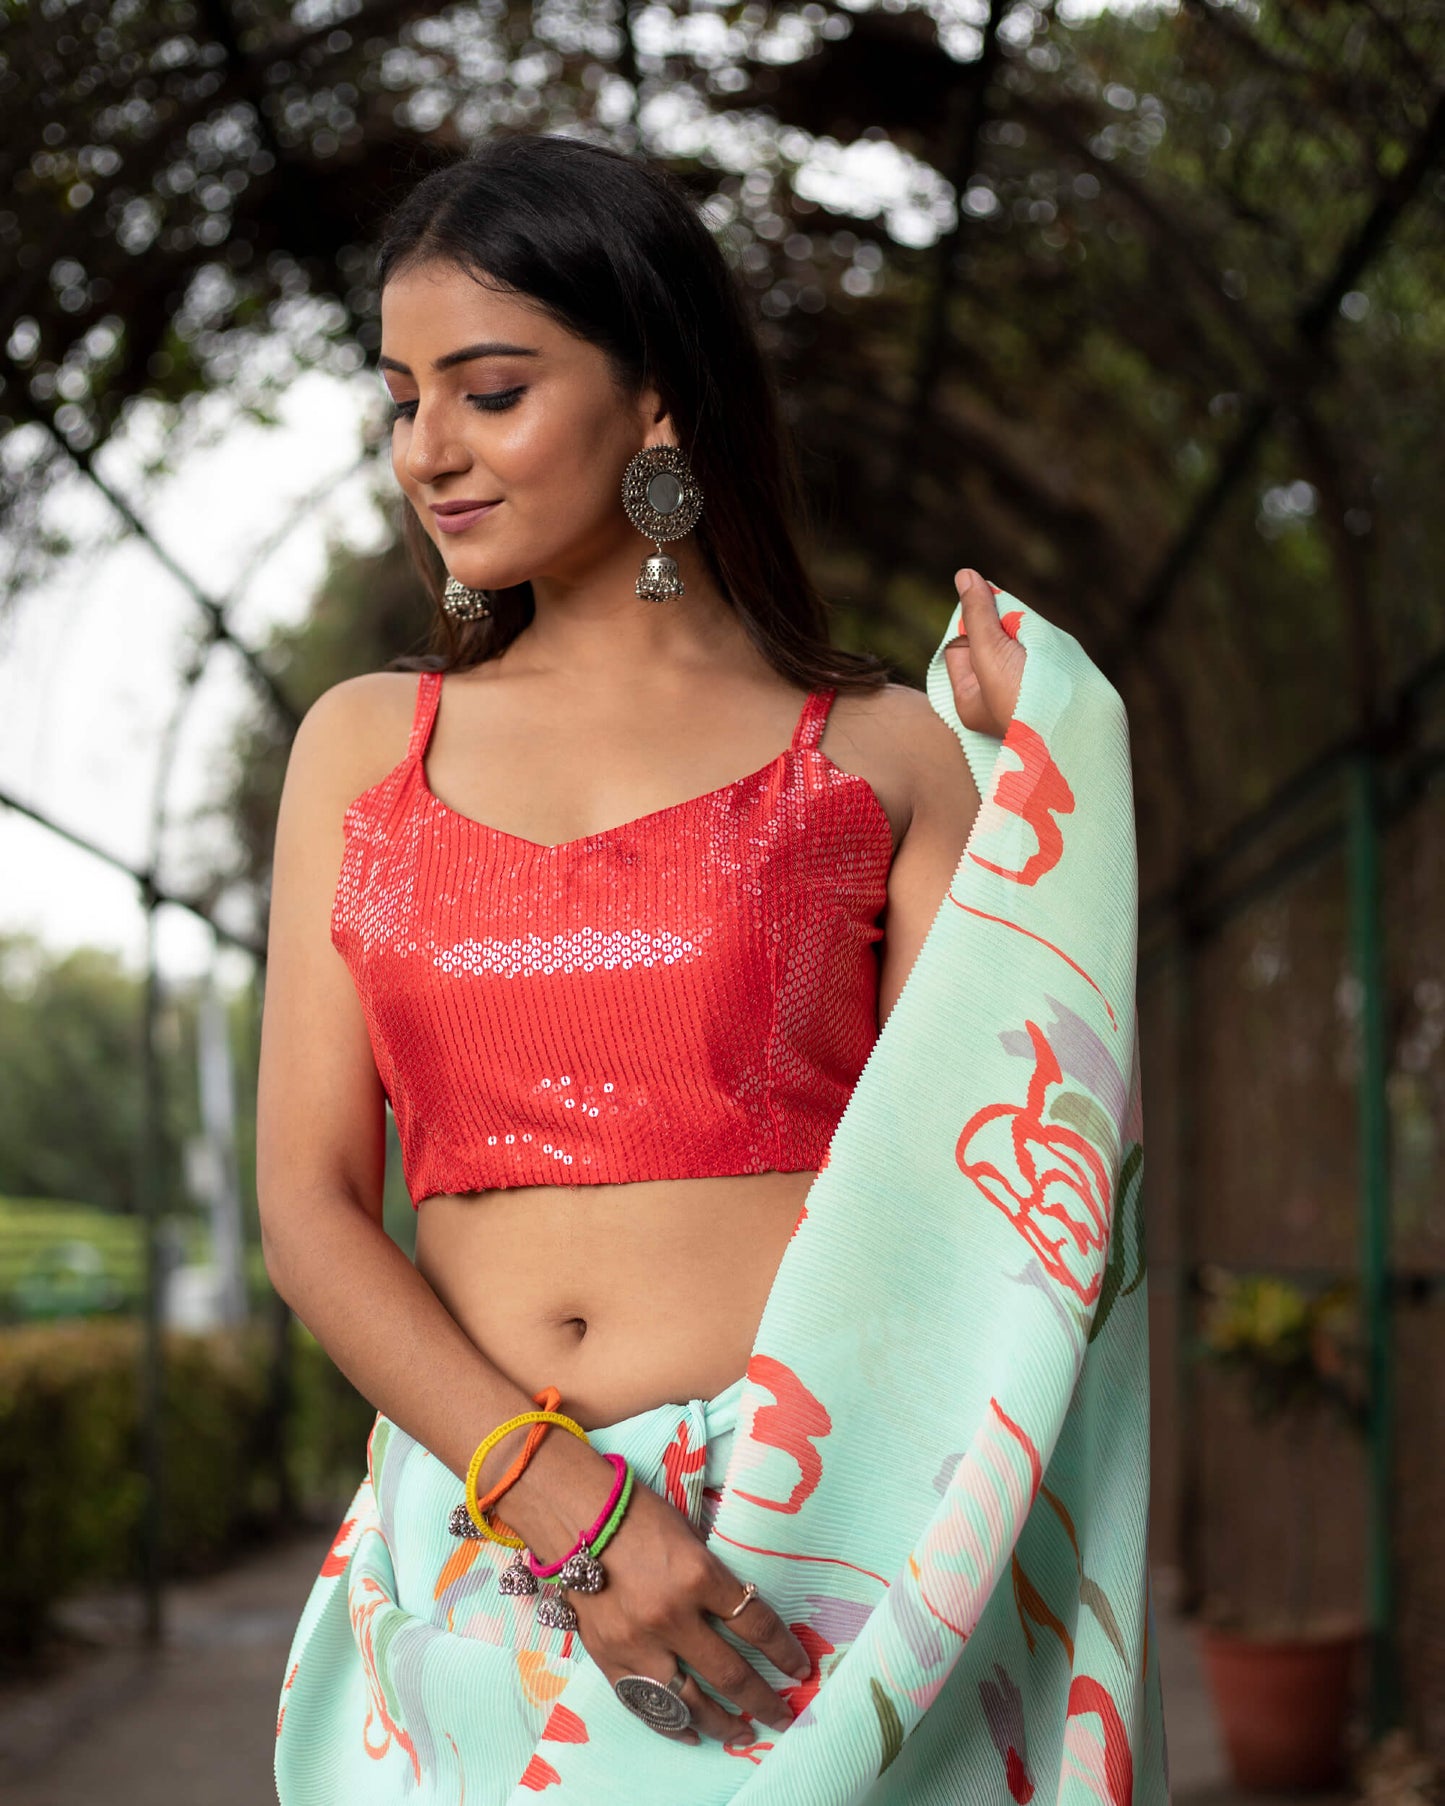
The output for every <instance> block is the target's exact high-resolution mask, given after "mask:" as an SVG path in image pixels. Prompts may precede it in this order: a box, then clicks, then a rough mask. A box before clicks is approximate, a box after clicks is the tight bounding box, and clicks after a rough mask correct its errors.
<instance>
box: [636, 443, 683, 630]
mask: <svg viewBox="0 0 1445 1806" xmlns="http://www.w3.org/2000/svg"><path fill="white" fill-rule="evenodd" d="M622 506H623V507H624V508H625V509H626V511H627V518H628V519H629V520H630V521H631V522H632V524H633V526H634V527H636V529H637V531H638V532H639V533H641V534H642V535H643V537H644V538H646V539H650V540H651V541H652V542H653V544H654V545H655V546H656V547H657V551H656V552H655V553H654V554H653V556H652V557H650V558H646V559H644V560H643V564H642V569H641V570H640V571H639V572H638V576H637V593H638V595H639V596H640V597H641V598H642V600H643V601H644V602H665V601H667V600H668V598H669V597H671V596H680V595H681V594H682V593H683V582H682V577H681V575H680V574H679V572H678V568H677V560H676V559H675V558H669V557H668V556H667V554H666V553H665V552H664V551H663V549H662V542H663V541H664V540H665V539H681V538H682V536H683V534H684V533H690V532H691V531H692V529H693V527H694V526H695V525H696V524H697V517H698V515H699V514H701V513H702V490H701V489H699V488H698V485H697V479H696V478H695V477H694V476H693V474H692V466H691V465H690V464H689V463H688V461H687V459H686V458H685V457H684V456H683V454H682V452H681V451H680V450H679V448H678V447H677V446H675V445H644V446H643V448H642V450H641V451H640V452H638V453H636V454H635V455H634V456H633V457H632V458H630V459H629V460H628V464H627V468H626V470H624V471H623V473H622Z"/></svg>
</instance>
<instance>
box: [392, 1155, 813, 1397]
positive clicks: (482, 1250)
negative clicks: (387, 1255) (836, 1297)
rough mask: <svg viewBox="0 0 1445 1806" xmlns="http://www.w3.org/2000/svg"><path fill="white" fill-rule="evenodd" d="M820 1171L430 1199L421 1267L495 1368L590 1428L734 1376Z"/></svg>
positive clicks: (420, 1237) (421, 1237) (715, 1388)
mask: <svg viewBox="0 0 1445 1806" xmlns="http://www.w3.org/2000/svg"><path fill="white" fill-rule="evenodd" d="M816 1176H817V1175H816V1174H815V1173H812V1172H794V1173H748V1174H741V1175H738V1176H735V1177H730V1178H707V1179H643V1180H638V1181H636V1182H635V1183H630V1184H621V1185H619V1184H613V1185H529V1186H518V1187H515V1188H510V1187H509V1188H506V1189H502V1190H497V1191H485V1192H470V1193H464V1194H460V1195H436V1196H433V1197H429V1198H423V1199H422V1201H421V1204H420V1206H419V1208H418V1221H417V1233H416V1254H415V1260H416V1265H417V1269H418V1271H419V1272H420V1273H421V1274H422V1276H423V1277H424V1278H425V1279H426V1281H427V1283H428V1284H429V1285H430V1286H431V1288H432V1290H433V1291H434V1292H435V1293H436V1294H437V1296H438V1297H439V1298H440V1299H441V1301H442V1303H443V1304H444V1305H445V1306H446V1307H447V1309H448V1310H449V1311H450V1313H451V1315H452V1316H453V1317H454V1318H455V1319H456V1321H457V1323H458V1324H459V1325H460V1326H461V1328H462V1330H463V1331H464V1333H465V1334H466V1335H467V1336H468V1337H469V1338H470V1340H471V1341H472V1342H473V1343H474V1344H475V1345H476V1347H477V1348H478V1349H479V1350H480V1351H481V1352H482V1353H483V1354H484V1355H485V1356H486V1357H487V1358H488V1359H489V1360H490V1361H491V1362H492V1363H493V1365H495V1366H496V1367H498V1368H500V1369H501V1371H502V1372H503V1373H505V1374H506V1375H507V1376H508V1378H509V1379H511V1380H512V1381H514V1382H515V1383H516V1384H517V1385H519V1386H521V1387H522V1388H523V1389H524V1390H525V1391H527V1392H529V1393H536V1392H540V1391H541V1390H542V1388H543V1387H544V1386H548V1385H552V1386H556V1387H557V1389H558V1391H559V1392H560V1393H561V1394H562V1409H563V1410H564V1411H566V1412H568V1413H569V1414H570V1415H571V1416H573V1417H575V1418H576V1419H577V1421H578V1422H579V1423H580V1424H581V1425H582V1426H583V1428H584V1429H594V1428H596V1427H598V1426H599V1425H602V1424H608V1423H615V1422H616V1421H617V1420H618V1419H619V1418H623V1417H630V1416H632V1415H633V1413H635V1412H638V1411H646V1410H650V1409H651V1408H652V1407H653V1406H655V1405H661V1404H667V1403H676V1404H683V1403H686V1401H687V1400H689V1399H692V1398H702V1399H708V1398H711V1397H713V1396H714V1394H716V1393H719V1392H721V1391H722V1390H723V1389H724V1388H725V1387H726V1386H728V1385H730V1384H731V1383H732V1382H733V1381H734V1380H735V1379H737V1378H738V1376H739V1375H740V1374H741V1373H742V1372H743V1370H744V1369H745V1368H746V1366H747V1362H748V1356H749V1354H750V1353H751V1352H752V1347H753V1341H754V1337H755V1335H756V1332H757V1328H758V1323H759V1321H760V1319H761V1317H762V1313H763V1306H764V1304H765V1303H766V1301H767V1296H768V1291H769V1289H770V1287H771V1286H772V1283H773V1277H774V1275H775V1274H776V1272H777V1269H778V1263H779V1262H780V1261H781V1259H782V1257H783V1251H784V1250H785V1248H786V1247H787V1245H788V1240H789V1237H790V1236H791V1235H792V1233H793V1229H794V1227H795V1226H796V1224H797V1221H798V1214H799V1212H800V1211H801V1209H802V1206H803V1200H804V1198H805V1196H806V1195H807V1191H808V1187H809V1186H810V1185H811V1184H812V1182H813V1180H814V1178H815V1177H816Z"/></svg>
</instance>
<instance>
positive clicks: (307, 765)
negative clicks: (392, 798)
mask: <svg viewBox="0 0 1445 1806" xmlns="http://www.w3.org/2000/svg"><path fill="white" fill-rule="evenodd" d="M417 683H418V674H417V673H416V672H415V671H366V672H363V673H362V674H361V675H360V676H357V677H346V678H343V679H342V680H341V682H340V683H335V684H332V685H331V687H330V688H329V689H326V690H323V691H322V692H321V694H320V695H319V696H318V697H317V698H316V700H315V701H314V702H313V703H312V704H311V706H310V707H309V708H308V709H307V711H306V713H305V714H304V715H303V716H302V718H301V722H300V725H299V726H298V727H297V729H296V737H295V739H294V741H293V742H292V746H291V756H290V760H289V762H288V765H287V774H286V781H287V785H288V787H293V788H294V787H295V786H298V785H299V786H301V787H302V788H304V789H305V791H306V792H307V794H308V795H309V796H311V797H313V798H316V799H318V800H320V799H326V800H328V801H330V802H335V801H336V800H337V799H341V801H342V802H343V804H344V803H346V802H349V801H350V800H351V799H352V798H353V797H355V796H359V795H360V794H361V792H362V791H364V790H369V789H370V788H371V787H372V785H374V784H378V783H380V781H381V780H382V778H384V777H385V776H386V775H387V773H388V772H389V771H391V770H392V769H393V768H394V767H395V766H397V765H399V764H400V763H401V761H402V759H403V758H404V757H405V756H406V748H407V742H408V740H409V738H410V735H411V723H412V718H413V713H414V711H415V708H416V693H417Z"/></svg>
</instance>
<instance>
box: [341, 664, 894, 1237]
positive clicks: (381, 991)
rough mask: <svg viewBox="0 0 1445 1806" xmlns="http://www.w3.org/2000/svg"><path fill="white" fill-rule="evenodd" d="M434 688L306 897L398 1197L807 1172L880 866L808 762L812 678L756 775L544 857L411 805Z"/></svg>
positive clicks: (842, 792) (848, 1086)
mask: <svg viewBox="0 0 1445 1806" xmlns="http://www.w3.org/2000/svg"><path fill="white" fill-rule="evenodd" d="M441 688H442V674H441V673H440V672H437V671H424V672H422V673H421V676H420V681H419V683H418V685H417V700H416V715H415V719H414V721H413V724H412V731H411V740H410V743H409V745H408V747H407V752H406V756H405V758H404V759H403V760H402V761H401V763H400V764H399V765H397V766H395V767H394V768H393V769H392V770H391V771H390V772H388V773H387V775H386V776H385V777H384V778H382V779H381V781H380V782H379V783H377V784H374V785H372V787H371V788H370V789H369V790H365V791H363V792H362V793H361V795H360V796H358V797H356V798H355V799H354V800H353V801H352V802H351V803H350V804H349V805H348V806H347V809H346V813H345V816H344V824H345V852H344V855H343V859H342V865H341V873H340V877H339V879H338V882H337V887H336V894H335V898H334V901H333V904H332V911H331V939H332V942H333V944H334V945H335V947H336V948H337V950H338V952H339V953H340V954H341V956H342V958H343V959H344V960H345V961H346V963H347V965H348V967H349V968H350V971H351V974H352V977H353V979H354V981H355V984H356V989H357V993H358V995H359V997H360V999H361V1004H362V1008H363V1011H364V1012H365V1016H366V1023H367V1029H368V1032H369V1034H370V1038H371V1046H372V1052H373V1054H374V1056H375V1059H376V1068H377V1072H378V1073H379V1075H380V1077H381V1081H382V1084H383V1085H384V1086H385V1088H386V1094H387V1097H388V1098H389V1099H390V1101H391V1106H392V1110H393V1112H394V1114H395V1117H396V1125H397V1130H398V1132H399V1135H400V1139H401V1150H402V1168H403V1172H404V1175H405V1178H406V1185H407V1190H408V1192H409V1193H410V1195H411V1199H412V1203H413V1204H414V1205H415V1204H419V1203H420V1202H421V1200H422V1199H423V1198H426V1197H430V1196H432V1195H433V1194H434V1193H438V1192H459V1193H460V1192H471V1191H485V1190H488V1189H491V1188H494V1187H498V1186H515V1185H558V1184H566V1185H579V1184H604V1183H612V1182H616V1181H621V1180H632V1179H678V1178H693V1177H701V1176H709V1175H725V1174H732V1173H760V1172H795V1171H800V1170H805V1169H806V1170H814V1169H816V1168H818V1167H819V1166H821V1165H822V1163H823V1159H824V1155H825V1153H826V1150H827V1146H828V1142H829V1140H830V1139H831V1137H832V1133H833V1130H834V1128H835V1127H836V1125H837V1122H838V1118H839V1117H840V1116H841V1115H842V1113H843V1107H844V1105H845V1104H846V1103H847V1101H848V1097H849V1095H850V1093H851V1091H852V1089H853V1085H854V1083H855V1082H856V1080H857V1078H858V1075H859V1073H860V1072H861V1071H862V1069H863V1064H864V1061H865V1060H866V1059H867V1057H868V1054H869V1052H870V1050H871V1048H872V1046H873V1043H874V1041H875V1040H876V1039H877V1035H878V1016H877V1010H878V962H877V955H876V954H875V952H874V950H873V944H874V942H875V941H877V940H878V939H880V937H881V935H882V932H883V931H882V929H881V927H879V925H878V921H877V918H878V916H879V913H880V912H881V910H882V909H883V906H884V903H885V902H886V899H887V878H888V870H889V866H890V864H891V862H892V856H893V837H892V831H891V829H890V827H889V822H888V817H887V815H886V814H885V813H884V810H883V806H882V804H881V803H880V802H879V801H878V799H877V797H876V796H875V795H874V793H873V790H872V787H871V786H870V785H869V784H868V783H867V781H866V780H865V779H863V778H860V777H858V776H856V775H855V774H853V773H851V772H846V771H844V770H842V769H841V767H839V766H837V765H835V764H834V763H833V761H832V760H831V759H829V758H828V757H827V755H826V754H824V753H822V752H820V751H819V750H818V740H819V737H820V735H821V734H822V731H823V724H824V722H825V720H826V718H827V713H828V706H829V704H830V703H831V701H832V699H833V695H834V692H833V691H832V690H822V691H815V692H814V693H812V694H811V695H810V696H809V697H808V699H807V701H806V702H805V703H804V705H803V711H802V714H801V716H800V717H799V720H798V725H797V728H796V730H795V732H794V734H793V739H792V743H791V744H790V745H789V746H788V747H787V748H785V749H784V751H782V752H780V753H779V754H778V756H777V757H776V758H775V759H773V760H771V761H770V763H768V764H767V765H764V766H763V767H762V769H761V770H759V771H754V772H751V773H750V774H749V775H748V776H746V777H742V778H738V779H736V780H735V781H734V782H733V783H731V784H724V785H722V786H721V787H720V788H719V789H717V790H710V791H708V792H707V794H706V795H704V796H696V797H692V798H689V799H688V800H687V801H685V802H681V803H674V804H673V805H671V807H669V808H665V809H654V810H653V811H651V812H650V813H649V814H647V815H642V816H639V817H637V818H636V820H634V821H629V822H623V823H622V824H621V825H620V826H618V827H615V828H604V829H602V830H601V832H599V833H596V834H584V835H582V836H580V837H579V838H578V839H576V840H567V841H562V842H561V843H559V844H557V845H553V846H545V845H542V844H540V843H539V842H537V841H531V840H523V839H521V838H519V837H518V836H517V835H515V834H508V833H505V832H504V831H503V830H501V829H499V828H489V827H486V826H484V825H483V824H482V823H481V822H478V821H474V820H473V819H472V818H471V817H470V816H466V815H460V814H458V813H457V811H456V810H454V809H452V808H450V807H449V806H448V805H447V804H445V803H443V802H442V801H441V800H440V798H438V797H436V796H434V795H433V794H432V792H431V790H430V788H429V787H428V785H427V780H426V772H425V770H424V768H423V763H422V761H423V756H424V754H425V751H426V745H427V740H428V738H429V736H430V733H431V725H432V721H433V719H434V717H435V715H436V709H437V703H438V700H439V699H440V695H441Z"/></svg>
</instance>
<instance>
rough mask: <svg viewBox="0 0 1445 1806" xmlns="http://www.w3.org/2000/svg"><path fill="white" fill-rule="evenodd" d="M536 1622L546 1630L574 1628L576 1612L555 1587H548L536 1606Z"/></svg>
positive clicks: (575, 1625) (575, 1626)
mask: <svg viewBox="0 0 1445 1806" xmlns="http://www.w3.org/2000/svg"><path fill="white" fill-rule="evenodd" d="M537 1622H538V1623H539V1624H545V1625H546V1626H547V1629H548V1630H576V1628H577V1614H576V1612H574V1611H573V1609H572V1607H571V1606H570V1605H569V1604H568V1603H567V1601H566V1600H565V1599H564V1598H563V1597H562V1595H561V1594H560V1593H559V1592H558V1591H557V1589H556V1588H555V1587H548V1588H547V1590H546V1592H544V1593H543V1595H542V1598H541V1600H540V1602H539V1603H538V1606H537Z"/></svg>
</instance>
